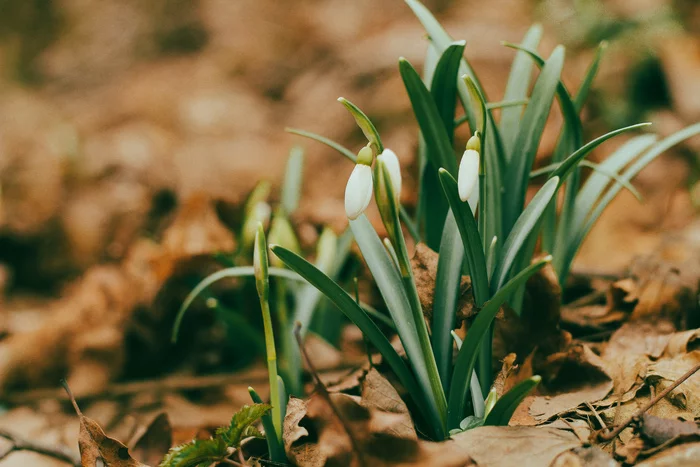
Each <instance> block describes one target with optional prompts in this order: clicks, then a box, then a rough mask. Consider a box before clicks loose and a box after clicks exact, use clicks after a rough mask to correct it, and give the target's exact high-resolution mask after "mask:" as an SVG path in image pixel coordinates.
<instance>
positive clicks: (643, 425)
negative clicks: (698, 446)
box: [637, 414, 700, 446]
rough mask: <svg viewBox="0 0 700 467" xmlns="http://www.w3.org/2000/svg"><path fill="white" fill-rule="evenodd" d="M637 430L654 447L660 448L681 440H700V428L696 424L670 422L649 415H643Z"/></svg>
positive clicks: (677, 421) (680, 421) (678, 421)
mask: <svg viewBox="0 0 700 467" xmlns="http://www.w3.org/2000/svg"><path fill="white" fill-rule="evenodd" d="M637 430H638V431H639V433H640V435H641V436H642V438H644V439H645V440H646V441H647V442H649V443H651V445H652V446H659V445H661V444H665V443H668V442H670V441H673V440H676V439H679V438H685V439H689V440H690V439H692V440H695V441H698V440H700V428H698V426H697V424H696V423H695V422H688V421H682V420H669V419H665V418H659V417H655V416H653V415H649V414H644V415H642V418H641V420H640V421H639V423H638V427H637Z"/></svg>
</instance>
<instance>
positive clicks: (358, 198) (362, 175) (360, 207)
mask: <svg viewBox="0 0 700 467" xmlns="http://www.w3.org/2000/svg"><path fill="white" fill-rule="evenodd" d="M373 158H374V154H373V152H372V149H371V148H370V147H369V146H365V147H363V148H362V149H360V152H359V153H358V154H357V164H356V165H355V168H354V169H353V170H352V173H351V174H350V178H349V179H348V184H347V185H346V186H345V214H347V216H348V219H351V220H354V219H357V218H358V217H359V216H360V214H362V213H363V212H364V211H365V209H367V206H369V202H370V201H371V200H372V167H371V166H372V159H373Z"/></svg>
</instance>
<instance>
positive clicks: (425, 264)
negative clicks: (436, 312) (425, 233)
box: [411, 243, 476, 327]
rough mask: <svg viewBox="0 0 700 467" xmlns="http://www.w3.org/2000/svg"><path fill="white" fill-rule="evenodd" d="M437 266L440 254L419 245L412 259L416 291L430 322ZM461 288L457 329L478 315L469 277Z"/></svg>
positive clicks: (464, 279) (421, 244)
mask: <svg viewBox="0 0 700 467" xmlns="http://www.w3.org/2000/svg"><path fill="white" fill-rule="evenodd" d="M437 264H438V254H437V253H435V252H434V251H433V250H431V249H430V248H429V247H428V246H427V245H425V244H424V243H418V244H417V245H416V249H415V252H414V254H413V258H411V267H412V268H413V274H414V277H415V282H416V289H418V298H419V299H420V304H421V306H422V307H423V313H425V316H426V318H427V319H428V320H431V319H432V316H433V302H434V299H435V278H436V277H437ZM459 287H460V288H459V301H458V302H457V324H456V327H459V326H460V325H461V322H462V321H463V320H465V319H468V318H471V317H472V316H474V315H475V313H476V307H475V305H474V297H473V295H472V293H471V281H470V280H469V277H467V276H463V277H462V282H461V284H460V286H459Z"/></svg>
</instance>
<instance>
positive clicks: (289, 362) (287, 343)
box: [275, 281, 302, 396]
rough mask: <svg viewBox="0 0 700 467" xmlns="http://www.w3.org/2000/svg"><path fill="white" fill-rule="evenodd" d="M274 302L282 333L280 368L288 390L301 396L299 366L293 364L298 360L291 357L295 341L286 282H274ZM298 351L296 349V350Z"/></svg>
mask: <svg viewBox="0 0 700 467" xmlns="http://www.w3.org/2000/svg"><path fill="white" fill-rule="evenodd" d="M275 295H276V298H277V299H276V300H275V303H276V305H277V307H276V311H277V319H278V320H279V328H280V329H281V330H282V335H281V336H280V340H281V342H280V343H281V345H282V355H283V357H284V358H283V359H282V362H281V365H280V369H281V370H282V373H283V374H284V379H285V381H286V382H287V384H288V385H289V387H288V390H289V391H290V392H291V393H292V394H294V395H299V396H301V394H302V387H301V367H300V366H299V365H295V364H294V362H298V360H297V359H295V358H293V355H294V354H295V351H296V346H295V345H294V344H295V342H294V340H293V339H292V338H291V337H292V326H291V325H290V324H289V310H288V307H287V284H286V283H285V282H284V281H277V282H276V283H275ZM296 353H298V351H296Z"/></svg>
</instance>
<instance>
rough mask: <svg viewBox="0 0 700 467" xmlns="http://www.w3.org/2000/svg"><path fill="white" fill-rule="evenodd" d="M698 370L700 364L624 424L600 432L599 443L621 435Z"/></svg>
mask: <svg viewBox="0 0 700 467" xmlns="http://www.w3.org/2000/svg"><path fill="white" fill-rule="evenodd" d="M699 370H700V364H699V365H695V367H693V368H691V369H690V370H689V371H688V372H687V373H686V374H684V375H683V376H681V377H680V378H678V379H677V380H676V381H674V382H673V384H671V385H670V386H669V387H667V388H666V389H664V390H663V391H661V392H660V393H658V394H657V395H656V396H655V397H654V398H653V399H651V400H650V401H649V402H647V403H646V404H645V405H644V407H642V408H641V409H639V410H637V412H636V413H635V414H634V415H632V416H631V417H630V418H628V419H627V420H626V421H625V422H624V423H622V424H620V425H618V426H617V427H616V428H615V429H614V430H613V431H611V432H609V433H602V432H601V433H600V434H599V435H598V440H600V441H610V440H613V439H615V438H616V437H617V436H618V435H619V434H620V433H622V430H624V429H625V428H627V426H629V425H630V423H632V422H634V421H635V420H638V419H639V417H641V416H642V415H643V414H644V412H646V411H647V410H649V409H650V408H651V407H652V406H653V405H654V404H656V403H657V402H659V401H660V400H661V399H663V398H664V397H666V396H667V395H668V394H669V393H670V392H671V391H673V390H674V389H676V388H677V387H678V386H680V385H681V384H683V383H684V382H685V380H687V379H688V378H690V377H691V376H693V375H694V374H695V373H696V372H698V371H699Z"/></svg>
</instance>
